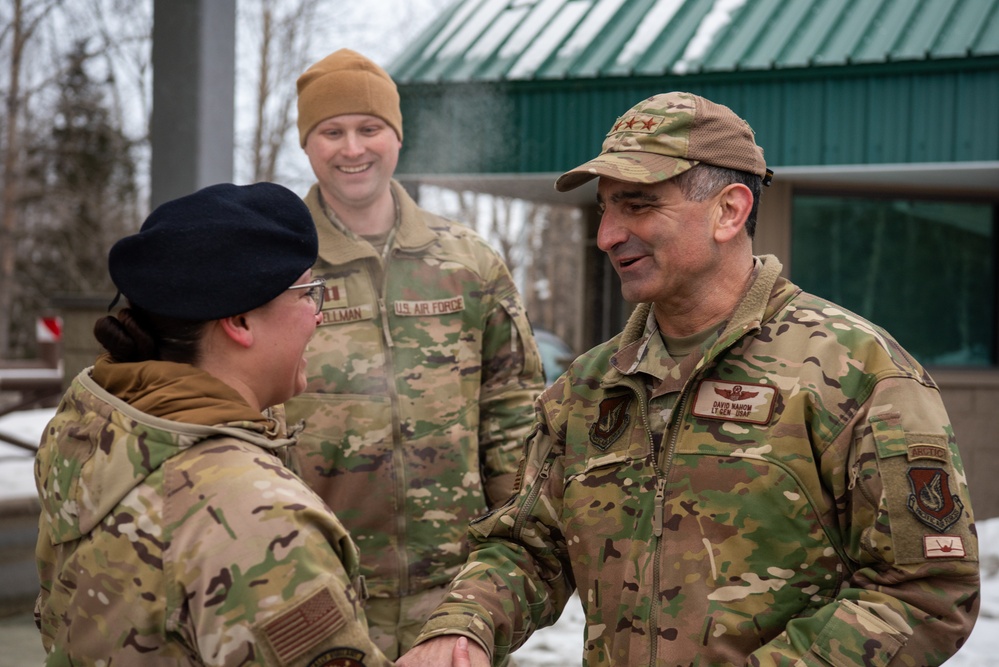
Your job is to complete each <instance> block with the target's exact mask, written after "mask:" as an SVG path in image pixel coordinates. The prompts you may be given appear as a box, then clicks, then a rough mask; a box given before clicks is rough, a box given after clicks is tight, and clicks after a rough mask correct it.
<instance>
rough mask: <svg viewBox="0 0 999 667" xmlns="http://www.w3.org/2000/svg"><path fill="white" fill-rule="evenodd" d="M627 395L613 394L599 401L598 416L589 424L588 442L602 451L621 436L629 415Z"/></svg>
mask: <svg viewBox="0 0 999 667" xmlns="http://www.w3.org/2000/svg"><path fill="white" fill-rule="evenodd" d="M629 403H631V398H630V397H629V396H614V397H612V398H605V399H604V400H602V401H600V416H599V417H598V418H597V421H595V422H593V425H592V426H590V442H591V443H593V446H594V447H596V448H597V449H599V450H601V451H603V450H605V449H607V448H608V447H610V446H611V444H612V443H613V442H614V441H615V440H617V439H618V438H620V437H621V434H622V433H624V429H625V428H627V426H628V422H629V421H631V416H630V415H629V414H628V404H629Z"/></svg>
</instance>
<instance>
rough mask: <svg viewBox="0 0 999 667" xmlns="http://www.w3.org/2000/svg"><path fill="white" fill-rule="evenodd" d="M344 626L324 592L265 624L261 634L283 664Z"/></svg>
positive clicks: (330, 596)
mask: <svg viewBox="0 0 999 667" xmlns="http://www.w3.org/2000/svg"><path fill="white" fill-rule="evenodd" d="M346 622H347V621H346V620H344V618H343V614H342V613H340V610H339V609H338V608H337V606H336V603H335V602H334V601H333V596H332V595H331V594H330V592H329V591H328V590H327V589H325V588H323V589H321V590H319V591H316V592H315V593H313V594H312V595H311V596H309V597H308V598H306V599H305V600H303V601H302V602H301V603H300V604H298V605H297V606H295V607H294V608H292V609H289V610H288V611H286V612H284V613H283V614H281V615H280V616H277V617H276V618H274V619H272V620H270V621H268V622H267V623H266V624H265V625H264V626H263V628H262V630H263V633H264V636H265V637H266V638H267V642H268V643H269V644H270V645H271V648H272V649H273V650H274V654H275V655H276V656H277V658H278V660H279V661H280V662H281V663H285V662H288V661H290V660H292V659H294V658H295V657H297V656H299V655H301V654H302V653H303V652H304V651H306V650H308V649H309V648H311V647H312V646H315V645H316V643H317V642H319V641H320V640H321V639H325V638H326V637H328V636H329V635H332V634H333V633H334V632H336V631H337V630H339V629H340V628H342V627H343V626H344V625H345V624H346Z"/></svg>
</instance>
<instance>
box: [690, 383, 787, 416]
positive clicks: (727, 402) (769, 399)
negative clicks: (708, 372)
mask: <svg viewBox="0 0 999 667" xmlns="http://www.w3.org/2000/svg"><path fill="white" fill-rule="evenodd" d="M776 396H777V389H776V388H774V387H771V386H769V385H765V384H746V383H741V382H723V381H721V380H704V381H703V382H701V384H700V386H698V387H697V392H696V394H695V395H694V407H693V408H692V409H691V412H692V413H693V414H694V415H695V416H697V417H704V418H706V419H723V420H727V421H736V422H746V423H749V424H767V423H769V422H770V417H771V416H772V415H773V412H774V402H775V400H774V399H775V398H776Z"/></svg>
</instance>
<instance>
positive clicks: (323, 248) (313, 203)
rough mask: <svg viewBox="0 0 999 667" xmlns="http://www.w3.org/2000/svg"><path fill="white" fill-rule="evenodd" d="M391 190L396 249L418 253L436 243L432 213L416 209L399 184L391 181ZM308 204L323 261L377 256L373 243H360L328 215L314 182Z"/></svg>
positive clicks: (307, 196) (341, 261)
mask: <svg viewBox="0 0 999 667" xmlns="http://www.w3.org/2000/svg"><path fill="white" fill-rule="evenodd" d="M391 187H392V195H393V197H394V198H395V201H396V204H397V210H398V211H399V213H398V215H399V218H400V220H399V227H398V229H397V230H396V234H395V240H394V241H393V247H395V248H400V249H401V250H403V251H407V250H419V249H421V248H424V247H426V246H428V245H429V244H431V243H433V242H434V240H435V239H436V238H437V235H436V234H434V232H433V230H432V229H430V227H429V226H428V224H427V223H428V219H429V218H428V216H429V215H430V214H429V213H427V212H426V211H424V210H422V209H421V208H420V207H419V206H417V205H416V202H415V201H413V198H412V197H410V196H409V194H408V193H407V192H406V190H405V189H404V188H403V187H402V186H401V185H400V184H399V183H397V182H396V181H392V183H391ZM305 204H306V205H307V206H308V207H309V211H310V212H311V213H312V219H313V220H314V221H315V222H316V232H317V233H318V235H319V256H320V257H322V258H323V259H324V260H326V261H327V262H329V263H330V264H346V263H347V262H352V261H354V260H357V259H362V258H366V257H377V256H378V255H377V254H376V253H375V251H374V248H372V247H371V245H370V244H368V243H360V242H359V241H360V238H359V237H356V235H355V234H352V233H351V232H348V230H347V228H346V227H344V225H343V223H342V222H340V221H339V220H337V219H336V216H334V215H327V213H326V211H325V210H324V207H323V205H322V201H321V200H320V194H319V184H318V183H314V184H313V185H312V187H311V188H310V189H309V193H308V194H307V195H306V196H305ZM330 213H332V212H330ZM324 223H329V224H324Z"/></svg>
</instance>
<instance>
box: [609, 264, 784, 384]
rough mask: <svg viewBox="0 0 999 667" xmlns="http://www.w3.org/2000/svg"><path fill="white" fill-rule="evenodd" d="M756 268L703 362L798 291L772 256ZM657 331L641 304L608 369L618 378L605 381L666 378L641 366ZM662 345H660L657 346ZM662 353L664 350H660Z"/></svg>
mask: <svg viewBox="0 0 999 667" xmlns="http://www.w3.org/2000/svg"><path fill="white" fill-rule="evenodd" d="M753 261H754V263H755V264H756V270H755V275H754V277H753V282H752V284H751V285H750V287H749V289H748V290H747V291H746V295H745V296H744V297H743V299H742V301H740V302H739V305H738V306H736V308H735V311H734V312H733V314H732V317H731V318H729V321H728V324H727V325H726V327H725V330H724V331H723V332H722V333H721V334H720V335H719V336H718V339H717V340H716V343H715V345H714V346H712V348H713V349H711V350H709V351H708V352H707V353H706V354H705V358H708V357H711V356H714V354H716V353H717V352H718V351H719V350H721V349H724V348H727V347H728V346H729V345H731V344H732V343H734V342H735V341H736V340H738V339H739V338H741V337H742V336H743V335H744V334H745V333H746V332H747V331H750V330H752V329H754V328H756V327H759V326H760V322H762V321H763V320H765V319H768V318H769V317H771V316H772V315H773V314H774V313H775V312H776V311H777V310H778V309H779V308H780V307H782V306H783V305H784V303H785V302H786V301H787V300H788V299H790V298H791V297H792V296H793V295H794V293H795V292H796V291H797V288H795V287H794V285H793V284H792V283H790V282H789V281H787V280H786V279H784V278H781V276H780V272H781V270H782V269H783V267H782V266H781V263H780V261H778V259H777V258H776V257H774V256H773V255H764V256H762V257H754V258H753ZM658 333H659V327H658V325H657V324H656V323H655V317H654V316H653V313H652V304H650V303H640V304H638V305H637V306H636V307H635V310H634V311H633V312H632V313H631V317H629V318H628V323H627V324H625V326H624V330H623V331H622V332H621V337H620V344H619V346H618V350H617V352H615V353H614V355H613V357H611V366H612V367H613V368H614V371H612V372H616V374H618V377H615V378H613V379H612V378H611V377H608V378H607V380H608V381H609V382H611V381H612V380H616V379H619V376H620V375H630V374H632V373H635V372H637V371H639V370H640V371H642V372H646V373H650V374H652V375H655V376H656V377H658V378H659V379H660V380H662V379H663V378H664V377H665V375H664V374H665V373H667V371H665V370H664V369H659V370H658V371H657V370H656V369H653V368H648V367H647V366H649V364H643V363H642V362H643V359H645V358H647V357H648V350H649V347H650V346H651V345H653V344H654V343H653V342H652V340H651V339H652V338H653V337H655V338H659V336H658ZM659 344H660V345H662V343H661V341H660V342H659ZM663 348H664V349H665V346H663Z"/></svg>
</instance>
